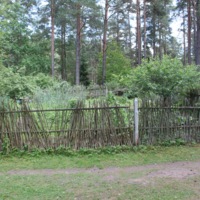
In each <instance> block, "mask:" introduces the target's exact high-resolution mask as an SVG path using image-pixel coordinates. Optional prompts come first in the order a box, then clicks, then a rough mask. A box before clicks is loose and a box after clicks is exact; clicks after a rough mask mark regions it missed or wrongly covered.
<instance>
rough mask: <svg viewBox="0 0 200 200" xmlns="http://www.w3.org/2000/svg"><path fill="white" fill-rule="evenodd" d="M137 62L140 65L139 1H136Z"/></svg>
mask: <svg viewBox="0 0 200 200" xmlns="http://www.w3.org/2000/svg"><path fill="white" fill-rule="evenodd" d="M136 7H137V8H136V9H137V61H138V65H140V64H141V60H142V56H141V55H142V52H141V51H142V47H141V21H140V0H137V4H136Z"/></svg>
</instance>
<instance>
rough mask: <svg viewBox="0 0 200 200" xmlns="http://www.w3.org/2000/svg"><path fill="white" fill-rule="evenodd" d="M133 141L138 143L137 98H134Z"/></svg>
mask: <svg viewBox="0 0 200 200" xmlns="http://www.w3.org/2000/svg"><path fill="white" fill-rule="evenodd" d="M134 125H135V127H134V143H135V145H138V142H139V112H138V99H137V98H135V100H134Z"/></svg>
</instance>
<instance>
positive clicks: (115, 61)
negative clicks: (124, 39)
mask: <svg viewBox="0 0 200 200" xmlns="http://www.w3.org/2000/svg"><path fill="white" fill-rule="evenodd" d="M106 56H107V58H106V82H110V81H113V80H114V81H117V78H118V76H126V75H127V74H129V72H130V69H131V62H130V59H128V58H127V57H126V56H125V55H124V53H123V51H122V50H121V49H120V47H119V46H118V45H117V43H116V42H111V43H109V44H108V48H107V51H106ZM100 59H101V60H102V55H101V58H100Z"/></svg>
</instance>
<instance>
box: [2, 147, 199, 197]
mask: <svg viewBox="0 0 200 200" xmlns="http://www.w3.org/2000/svg"><path fill="white" fill-rule="evenodd" d="M176 161H200V146H198V145H196V146H192V147H189V146H180V147H165V148H164V147H156V148H149V149H145V150H144V151H138V152H124V153H118V154H94V153H93V154H87V155H77V156H72V157H67V156H62V155H41V156H35V155H29V156H28V155H25V156H22V157H14V156H1V157H0V200H12V199H13V200H26V199H31V200H41V199H42V200H55V199H64V200H65V199H77V200H78V199H83V200H84V199H119V200H120V199H123V200H124V199H138V200H141V199H144V200H146V199H148V200H151V199H152V200H157V199H162V200H171V199H180V200H182V199H188V200H189V199H190V200H195V199H200V190H199V188H200V171H199V173H196V175H195V176H191V177H187V178H184V179H177V178H170V177H153V178H152V177H149V176H148V174H149V173H151V172H152V171H155V170H156V169H153V168H142V169H141V170H138V169H137V170H132V168H130V169H129V168H128V167H133V166H140V165H142V166H143V165H145V166H146V165H149V164H157V165H158V164H159V163H168V162H176ZM112 167H120V170H118V171H116V172H115V171H114V170H115V168H113V169H112ZM90 168H94V171H91V169H90ZM138 168H139V167H138ZM41 169H42V170H45V169H53V170H62V169H75V170H77V171H76V173H64V172H63V173H62V172H59V173H56V172H55V173H54V174H48V173H47V174H44V173H38V174H29V173H28V174H23V173H22V174H19V173H10V171H11V170H15V172H17V171H18V170H41ZM95 170H96V171H95ZM143 179H144V180H143Z"/></svg>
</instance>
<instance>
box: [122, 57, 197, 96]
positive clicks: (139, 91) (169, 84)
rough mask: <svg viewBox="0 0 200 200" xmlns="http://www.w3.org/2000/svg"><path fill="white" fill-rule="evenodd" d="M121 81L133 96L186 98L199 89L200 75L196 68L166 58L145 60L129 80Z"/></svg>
mask: <svg viewBox="0 0 200 200" xmlns="http://www.w3.org/2000/svg"><path fill="white" fill-rule="evenodd" d="M119 81H121V82H122V84H124V85H126V86H127V87H128V88H129V89H130V91H131V93H132V95H133V96H138V97H150V96H152V95H157V96H161V97H163V98H168V97H172V96H176V95H180V96H184V95H186V94H187V93H188V92H189V91H190V90H191V89H197V88H199V82H200V74H199V72H198V71H197V68H196V66H186V67H185V66H183V64H182V63H181V61H179V60H178V59H176V58H170V57H168V56H164V57H163V59H162V60H160V59H151V60H149V61H148V60H144V61H143V63H142V65H141V66H139V67H137V68H135V69H133V70H132V72H131V74H130V75H129V76H128V77H127V78H122V79H119Z"/></svg>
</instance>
